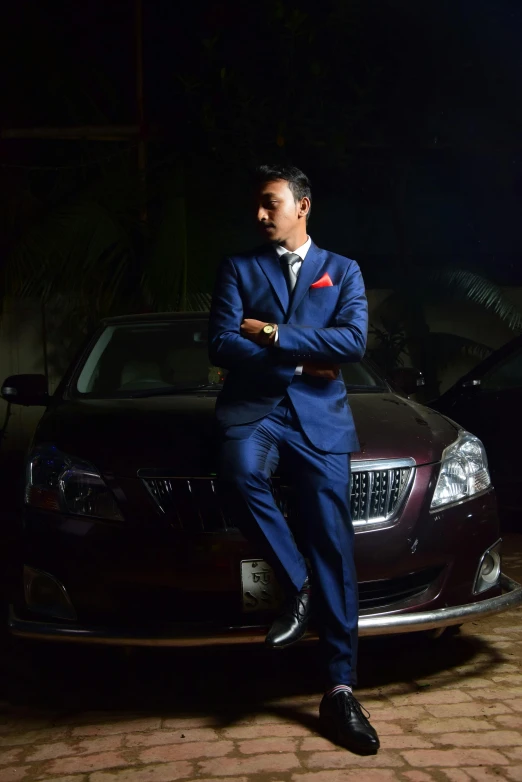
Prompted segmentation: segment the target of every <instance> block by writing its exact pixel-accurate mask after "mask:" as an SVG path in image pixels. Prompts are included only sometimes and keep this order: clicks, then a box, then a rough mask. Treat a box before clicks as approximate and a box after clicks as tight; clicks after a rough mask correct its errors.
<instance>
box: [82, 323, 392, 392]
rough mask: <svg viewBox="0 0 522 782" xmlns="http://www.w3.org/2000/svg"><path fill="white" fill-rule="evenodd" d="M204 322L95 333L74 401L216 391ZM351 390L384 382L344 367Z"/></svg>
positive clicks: (367, 370) (364, 368)
mask: <svg viewBox="0 0 522 782" xmlns="http://www.w3.org/2000/svg"><path fill="white" fill-rule="evenodd" d="M207 351H208V345H207V322H206V320H201V319H199V320H198V319H194V320H181V319H180V320H171V321H155V322H135V323H121V324H120V323H118V324H116V325H108V326H106V327H105V329H104V330H103V331H102V332H101V333H100V334H99V336H98V339H97V340H96V342H95V343H94V344H93V345H92V347H91V350H90V352H89V354H88V355H87V357H86V358H85V359H84V361H83V364H82V366H81V368H80V371H79V373H77V374H76V377H75V379H74V381H73V385H72V391H73V394H74V395H75V396H82V397H83V396H85V397H89V398H95V399H96V398H97V399H100V398H119V399H122V398H129V397H140V396H156V395H162V394H165V395H168V394H170V393H172V394H176V393H183V392H188V393H191V392H202V391H206V390H208V391H213V390H216V391H219V389H220V387H221V384H222V383H223V380H224V378H225V376H226V371H225V370H222V369H219V368H217V367H213V366H212V365H211V364H210V361H209V359H208V352H207ZM342 371H343V375H344V379H345V382H346V384H347V386H349V387H350V389H351V390H353V391H358V390H359V391H376V390H378V389H382V388H385V387H386V386H385V383H384V382H383V381H382V380H381V379H380V378H379V376H378V375H377V374H376V373H375V372H374V370H373V369H372V368H371V367H370V366H369V365H367V364H366V363H365V362H363V363H358V364H345V365H344V366H343V368H342Z"/></svg>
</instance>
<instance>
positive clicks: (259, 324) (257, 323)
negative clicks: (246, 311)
mask: <svg viewBox="0 0 522 782" xmlns="http://www.w3.org/2000/svg"><path fill="white" fill-rule="evenodd" d="M266 325H267V324H266V322H264V321H262V320H255V319H254V318H245V319H244V320H243V322H242V323H241V326H240V327H239V329H240V332H241V336H243V337H246V338H247V339H249V340H251V342H256V343H257V344H258V345H268V344H269V338H268V337H267V336H266V334H263V332H262V329H263V326H266Z"/></svg>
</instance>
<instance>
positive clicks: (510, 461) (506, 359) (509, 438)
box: [439, 340, 522, 510]
mask: <svg viewBox="0 0 522 782" xmlns="http://www.w3.org/2000/svg"><path fill="white" fill-rule="evenodd" d="M439 409H441V410H442V411H443V412H446V413H447V415H449V416H450V417H451V418H453V419H454V420H455V421H457V423H459V424H461V425H462V426H463V427H465V428H466V429H468V430H469V431H470V432H472V433H473V434H476V435H477V436H478V437H480V439H481V440H482V442H483V443H484V445H485V447H486V452H487V455H488V461H489V466H490V471H491V476H492V479H493V483H494V486H495V488H496V490H497V494H498V498H499V503H500V505H501V506H502V508H503V509H506V510H522V344H520V342H519V341H518V340H517V341H516V343H515V345H514V347H513V349H512V350H509V351H507V352H506V351H505V350H502V351H499V353H498V359H497V358H496V354H495V355H494V356H492V357H491V358H490V359H489V360H488V361H486V362H484V364H482V365H481V366H480V367H478V369H477V370H475V372H474V373H472V374H471V376H468V378H467V379H466V380H465V381H464V382H463V383H462V385H461V386H460V389H459V393H458V394H454V395H453V399H452V404H451V405H450V406H443V405H441V406H440V407H439Z"/></svg>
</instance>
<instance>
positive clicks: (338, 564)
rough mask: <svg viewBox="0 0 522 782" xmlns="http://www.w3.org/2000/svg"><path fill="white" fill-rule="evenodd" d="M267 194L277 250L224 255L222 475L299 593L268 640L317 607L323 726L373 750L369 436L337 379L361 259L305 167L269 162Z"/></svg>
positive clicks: (348, 356)
mask: <svg viewBox="0 0 522 782" xmlns="http://www.w3.org/2000/svg"><path fill="white" fill-rule="evenodd" d="M256 198H257V202H256V203H257V222H258V224H259V227H260V228H261V230H262V231H263V233H264V235H265V237H266V239H267V244H266V245H264V246H263V247H261V248H260V249H258V250H255V251H253V252H250V253H246V254H242V255H237V256H233V257H230V258H227V259H226V260H225V261H224V262H223V263H222V265H221V267H220V270H219V273H218V278H217V282H216V287H215V290H214V295H213V301H212V309H211V317H210V331H209V345H210V348H209V352H210V359H211V361H212V363H214V364H215V365H217V366H220V367H224V368H226V369H227V370H228V374H227V377H226V379H225V383H224V387H223V390H222V392H221V394H220V395H219V397H218V401H217V406H216V415H217V420H218V423H219V425H220V428H221V430H222V434H223V443H222V453H221V472H220V476H221V481H222V482H224V483H228V484H230V485H232V487H233V489H234V492H235V493H236V495H237V496H238V497H239V498H241V503H242V506H243V508H244V513H243V517H244V519H243V522H244V525H245V526H244V532H245V534H246V536H247V537H248V538H249V539H250V540H252V541H253V542H255V544H256V545H257V547H258V549H259V553H260V554H263V555H264V556H265V557H266V559H267V560H268V561H269V562H270V563H271V564H272V566H273V568H274V570H275V572H276V574H277V577H278V580H279V582H280V584H281V585H282V587H283V588H284V590H285V591H286V593H287V595H288V600H287V602H286V604H285V607H284V610H283V612H282V614H281V615H280V616H278V617H277V619H276V620H275V622H274V624H273V625H272V627H271V628H270V631H269V633H268V635H267V638H266V643H267V644H268V645H269V646H270V647H272V648H284V647H286V646H289V645H290V644H292V643H295V642H296V641H298V640H299V639H300V638H302V637H303V635H304V634H305V632H306V628H307V624H308V619H309V615H310V610H311V608H312V609H313V612H314V618H315V620H316V623H317V625H318V629H319V635H320V645H321V651H322V658H323V665H324V673H325V681H326V693H325V696H324V698H323V700H322V701H321V706H320V717H321V721H322V724H323V729H324V731H325V733H326V734H327V735H329V736H330V737H331V738H332V739H333V740H334V741H335V742H336V743H338V744H341V745H342V746H345V747H346V748H348V749H351V750H353V751H354V752H359V753H364V754H372V753H375V752H377V750H378V748H379V739H378V737H377V733H376V732H375V730H374V729H373V727H372V726H371V725H370V723H369V722H368V720H367V718H366V717H365V715H364V714H363V711H362V709H361V706H360V704H359V703H358V702H357V700H356V699H355V697H354V695H353V693H352V689H351V688H352V685H353V684H355V675H356V674H355V671H356V659H357V618H358V596H357V578H356V573H355V567H354V560H353V526H352V521H351V515H350V497H349V491H350V488H349V487H350V453H352V452H353V451H358V450H359V443H358V440H357V435H356V432H355V426H354V422H353V417H352V414H351V411H350V406H349V404H348V399H347V395H346V387H345V384H344V381H343V378H342V375H341V373H340V365H341V364H342V363H344V362H349V361H360V360H361V358H362V357H363V355H364V351H365V348H366V336H367V326H368V309H367V302H366V296H365V291H364V283H363V280H362V276H361V272H360V270H359V267H358V265H357V263H356V262H355V261H352V260H350V259H348V258H344V257H342V256H340V255H336V254H335V253H331V252H328V251H327V250H321V249H319V247H317V246H316V245H315V244H314V243H313V242H312V240H311V239H310V237H309V236H308V234H307V222H308V218H309V215H310V207H311V191H310V183H309V181H308V179H307V177H306V176H305V175H304V174H303V173H302V171H299V170H298V169H296V168H292V167H270V166H263V167H261V168H260V169H258V182H257V193H256ZM279 461H281V463H282V465H284V467H285V470H286V472H287V473H288V474H289V475H290V477H291V480H292V484H293V487H294V489H295V494H296V502H297V509H298V523H299V533H300V537H302V539H303V541H304V546H303V549H304V553H305V554H306V557H307V559H308V561H309V562H310V565H311V574H310V576H309V574H308V571H307V565H306V561H305V557H304V556H303V552H301V551H299V549H298V548H297V546H296V543H295V540H294V537H293V536H292V533H291V531H290V529H289V527H288V525H287V522H286V520H285V518H284V516H283V514H282V513H281V511H280V509H279V507H278V505H277V503H276V501H275V499H274V496H273V493H272V491H271V484H270V479H271V476H272V475H273V473H274V471H275V470H276V468H277V466H278V463H279Z"/></svg>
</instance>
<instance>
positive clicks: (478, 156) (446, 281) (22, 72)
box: [0, 0, 522, 397]
mask: <svg viewBox="0 0 522 782" xmlns="http://www.w3.org/2000/svg"><path fill="white" fill-rule="evenodd" d="M521 32H522V6H521V5H520V3H519V2H516V1H515V0H437V1H436V2H435V1H433V2H432V1H430V0H425V1H423V2H422V3H419V2H415V1H414V0H326V2H321V3H318V2H315V1H312V0H306V1H305V2H299V3H297V2H292V0H267V2H265V3H262V4H256V3H238V2H215V1H212V0H196V1H195V2H191V3H189V4H180V3H177V2H169V1H168V0H141V2H140V1H139V0H112V2H102V0H90V1H89V2H88V3H79V2H76V3H74V2H73V3H71V2H66V1H65V0H53V1H52V2H46V3H41V2H28V1H27V0H22V1H21V2H17V3H11V4H9V5H6V6H4V8H3V10H2V25H1V40H0V53H1V57H2V63H1V66H2V67H1V68H0V79H1V96H2V100H1V111H2V113H1V120H0V166H2V168H0V173H1V182H0V215H1V217H0V220H1V222H0V257H1V261H2V269H3V275H2V278H1V282H2V292H3V296H4V297H5V296H9V295H10V296H15V297H20V296H22V297H33V298H36V299H39V300H40V301H41V302H42V305H43V306H44V307H45V308H46V319H47V328H48V332H49V333H48V335H47V337H46V339H48V341H49V343H53V341H54V342H56V341H58V342H59V345H60V350H61V351H62V353H63V355H61V357H60V356H59V355H57V353H59V352H60V351H56V350H55V351H54V358H53V360H54V361H55V364H56V371H57V372H58V373H59V372H60V371H61V370H62V369H63V366H64V365H65V364H66V361H67V359H68V356H69V354H70V351H71V350H72V348H73V347H74V346H75V345H76V344H77V342H78V341H79V339H80V337H81V335H82V334H83V333H84V332H85V331H88V330H89V329H91V328H92V327H93V325H94V324H95V323H96V322H97V320H98V319H99V317H101V316H103V315H105V314H114V313H121V312H129V311H143V310H154V309H191V308H194V307H196V308H201V307H204V306H206V304H208V299H205V297H204V296H203V298H201V294H207V295H208V294H209V293H210V291H211V289H212V284H213V280H214V276H215V271H216V268H217V264H218V262H219V259H220V258H221V257H222V256H223V254H225V253H230V252H234V251H238V250H242V249H245V248H246V247H249V246H252V245H253V244H255V243H257V241H258V238H257V236H256V233H255V230H254V226H253V221H252V216H251V214H250V211H249V205H250V201H249V171H250V170H251V168H252V166H253V165H255V164H256V163H259V162H260V161H263V162H265V161H267V160H268V161H283V162H291V163H294V164H296V165H298V166H300V167H301V168H303V169H304V170H305V171H306V172H307V173H308V174H309V176H310V178H311V180H312V185H313V195H314V205H313V216H312V220H311V225H310V232H311V235H312V237H313V239H314V240H315V241H316V242H317V243H318V244H319V245H320V246H321V245H322V246H326V247H328V248H329V249H331V250H334V251H338V252H340V253H342V254H345V255H348V256H350V257H354V258H356V259H357V260H358V261H359V263H360V264H361V266H362V270H363V274H364V278H365V281H366V284H367V287H368V289H375V288H379V289H388V290H392V291H394V290H395V291H396V292H397V293H398V295H397V296H396V297H395V300H394V301H393V302H392V303H391V304H390V306H389V307H388V309H387V311H386V312H384V311H383V312H380V313H379V317H380V318H381V325H383V329H384V331H383V332H382V333H381V337H380V339H381V343H380V344H381V347H382V349H383V351H384V355H385V362H384V363H385V364H386V367H389V366H390V365H393V364H394V363H396V362H397V355H398V354H397V350H399V348H397V344H399V346H400V350H399V353H400V351H402V353H401V355H404V354H407V353H409V354H410V357H411V360H412V362H413V363H414V364H415V365H418V366H420V368H421V369H422V370H423V371H424V373H425V375H426V376H427V379H428V384H427V385H428V389H429V393H430V394H431V396H432V397H433V396H434V395H435V394H436V391H437V387H438V382H439V379H440V372H441V366H442V364H441V360H440V355H441V348H440V345H441V344H443V345H444V350H443V352H444V351H448V350H449V347H448V340H447V338H446V336H445V337H444V340H443V341H441V340H440V339H439V340H438V342H437V345H438V346H439V347H437V348H435V347H434V344H435V343H434V340H431V343H433V344H431V343H430V344H428V342H429V332H430V325H429V323H428V320H429V318H428V316H427V315H426V310H425V307H424V305H425V304H427V303H428V299H429V297H430V295H431V299H432V302H431V303H435V304H437V305H438V306H439V307H440V306H442V307H444V306H445V302H446V300H448V301H449V300H450V299H452V298H453V299H455V298H457V299H459V300H462V301H464V300H467V301H468V302H471V303H472V304H473V306H475V307H476V308H477V312H476V313H475V316H478V317H480V316H481V308H482V310H485V309H489V310H490V312H493V311H494V312H495V313H497V316H498V318H499V319H500V320H503V321H504V326H505V327H506V328H508V329H510V331H509V332H506V336H505V337H502V339H506V338H508V336H509V334H510V333H513V332H516V331H517V330H520V326H521V324H522V318H521V316H520V312H519V310H518V311H517V312H514V308H513V305H512V304H510V303H506V301H505V299H504V298H503V296H504V293H505V291H500V290H499V289H498V287H496V286H508V287H509V286H519V285H522V263H521V262H520V258H521V251H522V227H521V225H522V223H521V220H520V206H521V200H522V161H521V141H520V138H521V130H522V104H521V101H520V85H521V83H522V78H521V77H522V48H521V47H520V33H521ZM140 62H141V64H140ZM140 74H141V76H140ZM141 82H142V86H140V83H141ZM456 273H459V274H460V275H461V276H460V277H459V278H458V281H457V280H456V277H455V274H456ZM461 273H462V274H461ZM464 273H465V274H464ZM434 274H435V275H436V274H439V276H440V275H441V274H442V275H443V279H442V278H441V279H438V281H437V285H435V284H434ZM466 275H467V276H466ZM470 275H471V276H470ZM473 275H474V276H473ZM477 275H478V276H477ZM456 282H458V284H456ZM479 294H480V295H479ZM482 294H483V295H482ZM481 296H482V298H481ZM417 299H418V300H419V301H420V300H422V306H421V304H419V301H416V300H417ZM433 300H434V301H433ZM392 305H393V306H392ZM516 309H517V307H515V310H516ZM450 317H451V316H450ZM455 331H458V328H457V326H456V325H455ZM503 333H504V332H503ZM64 334H65V335H67V337H66V340H65V343H67V344H65V343H64V341H63V335H64ZM419 335H421V336H420V337H419ZM460 337H462V335H460ZM430 339H431V338H430ZM394 340H395V343H394V342H393V341H394ZM419 340H420V341H419ZM493 342H494V340H492V341H491V343H490V344H484V343H485V340H484V339H482V341H479V342H477V343H476V344H472V341H470V339H469V337H466V339H464V340H462V338H460V342H454V343H452V346H451V348H452V350H453V353H451V350H450V353H451V355H452V356H453V355H454V353H455V351H457V349H458V350H460V351H461V352H462V351H464V352H465V351H468V353H470V352H471V353H472V354H473V356H474V360H478V359H480V358H482V357H484V355H487V352H488V350H490V349H491V348H492V347H496V346H498V345H496V344H493ZM497 342H498V338H497ZM392 343H393V344H395V348H393V349H391V353H390V344H392ZM62 348H63V350H62ZM65 348H67V350H65ZM51 352H52V351H51ZM381 353H382V351H381ZM380 355H381V354H379V357H380ZM448 355H449V354H448Z"/></svg>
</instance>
